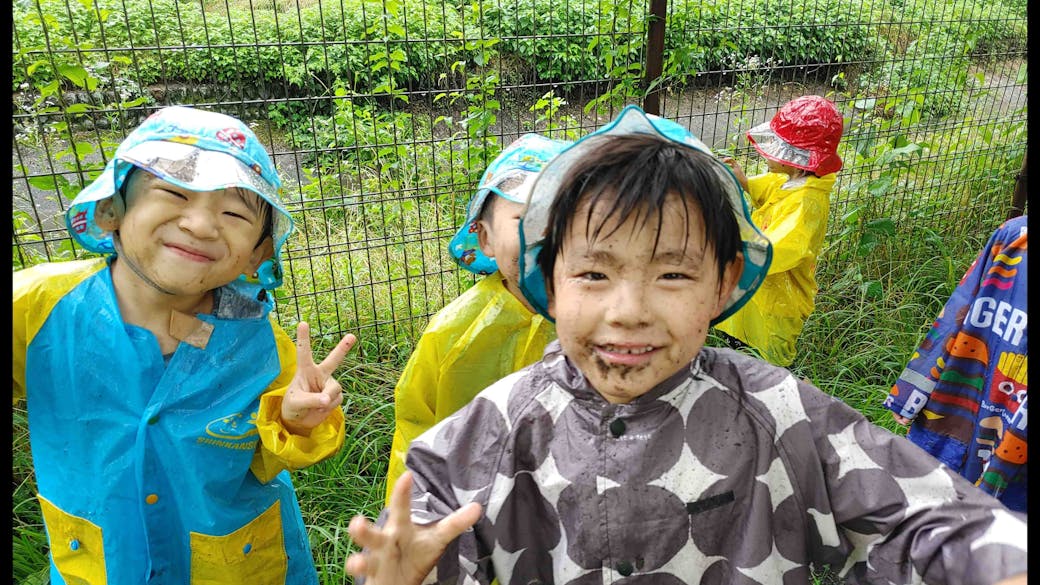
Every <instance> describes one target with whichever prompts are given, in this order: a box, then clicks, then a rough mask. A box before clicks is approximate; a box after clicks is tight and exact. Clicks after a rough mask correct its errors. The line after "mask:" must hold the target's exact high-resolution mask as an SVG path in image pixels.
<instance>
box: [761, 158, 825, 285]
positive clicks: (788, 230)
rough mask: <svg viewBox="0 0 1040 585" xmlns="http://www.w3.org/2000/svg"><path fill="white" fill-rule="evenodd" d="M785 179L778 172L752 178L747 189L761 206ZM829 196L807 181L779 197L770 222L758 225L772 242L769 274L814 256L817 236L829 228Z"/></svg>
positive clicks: (801, 262) (781, 270) (778, 188)
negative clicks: (814, 243) (814, 244)
mask: <svg viewBox="0 0 1040 585" xmlns="http://www.w3.org/2000/svg"><path fill="white" fill-rule="evenodd" d="M785 180H786V179H785V176H784V175H779V174H777V173H766V174H764V175H758V176H755V177H751V178H749V179H748V192H749V194H750V195H751V200H752V202H753V203H754V205H755V206H756V207H760V206H762V205H763V204H764V203H765V202H766V201H767V200H768V199H769V197H770V196H771V194H773V193H776V192H778V191H779V190H780V186H781V185H782V184H783V183H784V182H785ZM828 197H829V195H828V193H827V192H824V191H822V190H821V189H815V188H812V187H809V186H807V185H806V186H802V187H800V188H798V189H791V190H790V191H789V192H786V194H785V195H783V196H782V197H781V198H779V199H778V200H777V201H776V203H775V204H774V206H773V208H772V213H771V216H772V217H771V220H770V222H769V225H766V226H761V225H760V226H759V228H761V229H762V231H763V233H764V234H765V236H766V237H767V238H769V242H770V243H771V244H772V245H773V261H772V263H771V264H770V265H769V274H777V273H780V272H787V271H788V270H792V269H794V268H796V267H798V266H800V265H802V264H803V263H804V262H805V260H806V259H807V258H811V257H812V256H814V253H813V241H814V239H815V238H814V236H815V235H816V234H822V233H823V232H824V231H825V230H826V229H827V215H828V213H829V207H830V201H829V198H828Z"/></svg>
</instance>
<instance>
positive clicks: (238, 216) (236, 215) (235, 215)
mask: <svg viewBox="0 0 1040 585" xmlns="http://www.w3.org/2000/svg"><path fill="white" fill-rule="evenodd" d="M224 215H226V216H228V217H233V218H235V219H241V220H242V221H251V220H250V219H249V218H248V217H246V216H245V215H242V214H241V213H237V212H235V211H225V212H224Z"/></svg>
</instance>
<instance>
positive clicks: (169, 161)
mask: <svg viewBox="0 0 1040 585" xmlns="http://www.w3.org/2000/svg"><path fill="white" fill-rule="evenodd" d="M135 167H136V168H139V169H143V170H145V171H148V172H149V173H151V174H153V175H155V176H156V177H158V178H160V179H162V180H164V181H167V182H169V183H171V184H174V185H176V186H178V187H180V188H182V189H188V190H191V191H217V190H222V189H228V188H232V187H238V188H241V189H246V190H249V191H251V192H253V193H256V195H257V196H259V197H260V198H262V199H263V200H264V201H266V202H267V203H268V204H270V206H271V211H272V214H271V228H272V229H271V236H272V239H273V242H274V248H275V261H276V263H277V266H273V267H271V268H270V270H274V271H276V272H277V274H278V278H277V280H278V284H279V285H280V283H281V278H280V274H281V266H280V261H279V260H278V258H279V252H280V250H281V248H282V245H283V244H284V243H285V240H286V239H287V238H288V236H289V234H290V232H291V231H292V226H293V220H292V216H291V215H290V214H289V212H288V211H287V210H286V209H285V208H284V207H283V206H282V204H281V202H280V200H279V196H278V188H277V187H276V186H274V185H272V184H271V183H269V182H267V181H266V180H264V178H263V177H262V176H261V175H260V174H259V173H258V171H257V170H256V169H253V168H251V167H249V166H247V165H246V164H245V163H244V162H242V161H241V160H239V159H238V158H236V157H234V156H232V155H230V154H226V153H224V152H220V151H214V150H207V149H204V148H200V147H198V146H195V145H192V144H185V143H181V142H173V141H168V140H154V141H145V142H140V143H138V144H135V145H133V146H131V147H129V148H127V149H126V150H125V151H121V152H117V154H116V155H115V156H114V157H113V158H112V159H111V160H109V162H108V164H107V165H106V166H105V169H104V171H103V172H102V173H101V175H100V176H99V177H98V178H97V179H95V180H94V181H93V182H92V183H91V184H90V185H88V186H87V187H86V188H84V189H83V190H82V191H80V193H79V194H78V195H77V196H76V198H75V199H74V200H73V201H72V203H71V205H70V206H69V210H68V211H67V212H66V215H65V219H66V224H67V227H68V229H69V232H70V233H71V234H72V236H73V237H74V238H75V239H76V242H77V243H79V244H80V245H81V246H83V247H84V248H86V249H87V250H90V251H92V252H98V253H102V254H110V253H114V252H115V247H114V244H113V241H112V233H111V232H109V231H107V230H104V229H102V228H101V227H100V226H98V224H97V221H96V220H95V217H94V214H95V210H96V207H97V202H98V201H101V200H103V199H107V198H109V197H112V196H113V195H115V194H116V193H118V192H119V191H120V190H121V189H123V184H124V183H125V182H126V180H127V177H128V176H129V174H130V171H131V170H132V169H133V168H135ZM276 286H277V285H276Z"/></svg>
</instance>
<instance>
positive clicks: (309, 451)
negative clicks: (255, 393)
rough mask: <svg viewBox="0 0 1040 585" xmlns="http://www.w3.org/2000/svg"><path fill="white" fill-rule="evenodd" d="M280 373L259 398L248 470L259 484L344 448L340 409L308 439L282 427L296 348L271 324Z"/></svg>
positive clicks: (313, 462) (314, 430)
mask: <svg viewBox="0 0 1040 585" xmlns="http://www.w3.org/2000/svg"><path fill="white" fill-rule="evenodd" d="M271 327H272V328H273V330H274V336H275V343H276V344H277V346H278V359H279V361H280V362H281V373H280V374H279V375H278V377H277V378H275V380H274V381H273V382H271V385H270V386H269V387H268V390H267V391H266V392H264V394H263V395H262V396H260V410H259V412H258V413H257V415H256V428H257V431H258V433H259V434H260V444H259V446H258V447H257V450H256V454H255V455H254V456H253V463H252V465H251V466H250V469H251V470H252V471H253V475H255V476H256V478H257V479H258V480H260V482H261V483H267V482H269V481H271V480H272V479H274V476H276V475H278V474H279V473H280V472H281V471H282V470H285V469H288V470H290V471H292V470H296V469H302V468H304V467H307V466H309V465H313V464H315V463H317V462H319V461H322V460H324V459H327V458H328V457H331V456H332V455H334V454H336V453H337V452H338V451H339V450H340V448H341V447H342V446H343V439H344V434H345V431H344V419H343V411H342V409H339V408H337V409H334V410H333V411H332V412H331V413H330V414H329V416H328V417H327V418H326V419H325V420H324V421H322V423H321V424H319V425H318V426H316V427H314V428H313V429H311V433H310V435H308V436H302V435H294V434H292V433H290V432H289V431H288V430H286V428H285V426H284V425H282V397H283V396H285V391H286V390H287V389H288V388H289V383H290V382H292V379H293V377H294V376H295V375H296V346H295V344H294V343H293V342H292V340H291V339H289V336H288V335H286V333H285V331H284V330H282V328H281V327H279V326H278V324H277V323H274V322H273V321H272V323H271Z"/></svg>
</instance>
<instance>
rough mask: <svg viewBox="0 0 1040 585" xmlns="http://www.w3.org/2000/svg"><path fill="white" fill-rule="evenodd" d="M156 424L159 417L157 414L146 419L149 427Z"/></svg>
mask: <svg viewBox="0 0 1040 585" xmlns="http://www.w3.org/2000/svg"><path fill="white" fill-rule="evenodd" d="M157 422H159V415H157V414H155V415H152V417H151V418H149V419H148V424H150V425H154V424H155V423H157Z"/></svg>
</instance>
